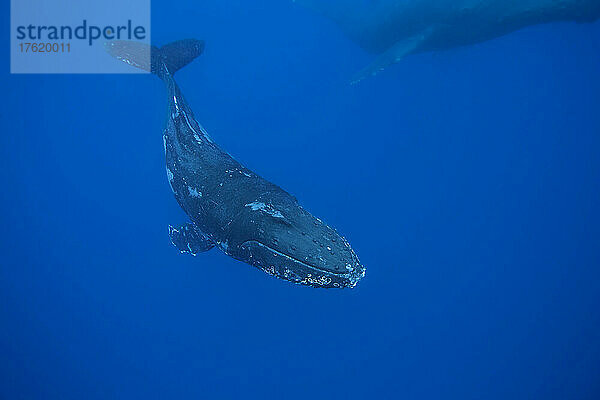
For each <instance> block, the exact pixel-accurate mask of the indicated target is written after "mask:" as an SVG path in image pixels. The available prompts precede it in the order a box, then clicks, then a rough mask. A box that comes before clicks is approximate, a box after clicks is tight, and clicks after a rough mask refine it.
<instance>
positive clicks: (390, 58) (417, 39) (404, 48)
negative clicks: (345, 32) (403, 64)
mask: <svg viewBox="0 0 600 400" xmlns="http://www.w3.org/2000/svg"><path fill="white" fill-rule="evenodd" d="M429 36H431V29H428V30H427V31H425V32H422V33H420V34H418V35H415V36H411V37H409V38H406V39H403V40H401V41H399V42H398V43H396V44H395V45H393V46H392V47H390V48H389V49H387V50H386V52H385V53H383V54H381V55H380V56H379V57H377V58H376V59H375V61H373V62H372V63H371V64H370V65H369V66H368V67H366V68H365V69H363V70H362V71H360V72H359V73H358V74H356V75H355V76H354V78H353V79H352V81H351V82H350V84H352V85H354V84H355V83H358V82H360V81H362V80H363V79H365V78H368V77H369V76H375V75H377V74H378V73H379V72H381V71H383V70H384V69H385V68H387V67H389V66H390V65H392V64H395V63H397V62H399V61H401V60H402V59H403V58H404V57H406V56H407V55H409V54H411V53H412V52H414V51H415V50H417V49H418V48H419V47H420V46H421V45H422V44H423V42H424V41H425V40H427V39H428V38H429Z"/></svg>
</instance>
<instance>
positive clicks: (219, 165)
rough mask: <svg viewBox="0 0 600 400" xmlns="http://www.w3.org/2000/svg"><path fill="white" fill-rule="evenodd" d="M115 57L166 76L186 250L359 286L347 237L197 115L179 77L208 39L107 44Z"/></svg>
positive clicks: (315, 281)
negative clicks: (241, 158)
mask: <svg viewBox="0 0 600 400" xmlns="http://www.w3.org/2000/svg"><path fill="white" fill-rule="evenodd" d="M106 49H107V51H108V53H109V54H111V55H112V56H113V57H116V58H117V59H119V60H121V61H124V62H126V63H128V64H130V65H133V66H135V67H138V68H142V69H145V70H147V71H150V72H152V73H153V74H155V75H157V76H158V77H159V78H160V79H162V80H163V82H164V83H165V85H166V87H167V93H168V114H167V123H166V127H165V128H164V133H163V141H164V150H165V158H166V170H167V178H168V181H169V184H170V186H171V189H172V191H173V193H174V195H175V198H176V200H177V202H178V203H179V205H180V206H181V208H182V209H183V210H184V211H185V213H186V214H187V215H188V217H189V219H190V221H189V222H187V223H185V224H182V225H179V226H169V236H170V238H171V242H172V243H173V245H174V246H176V247H177V248H178V249H179V251H180V252H181V253H188V254H192V255H197V254H199V253H202V252H205V251H208V250H210V249H211V248H213V247H217V248H219V249H220V250H221V251H222V252H224V253H225V254H227V255H228V256H230V257H232V258H234V259H236V260H239V261H243V262H245V263H248V264H250V265H252V266H255V267H257V268H259V269H261V270H263V271H264V272H266V273H268V274H270V275H273V276H275V277H278V278H281V279H284V280H287V281H290V282H293V283H297V284H303V285H308V286H312V287H321V288H344V287H354V286H355V285H356V284H357V282H358V281H359V280H360V279H361V278H362V277H363V276H364V275H365V268H364V267H363V266H362V265H361V263H360V262H359V259H358V257H357V256H356V254H355V252H354V251H353V250H352V248H351V247H350V245H349V244H348V241H347V240H346V239H345V238H344V237H342V236H341V235H339V234H338V233H337V232H336V231H335V230H334V229H333V228H331V227H329V226H328V225H327V224H325V223H323V222H322V221H321V220H320V219H318V218H316V217H314V216H312V215H311V214H310V213H309V212H307V211H306V210H305V209H304V208H302V207H301V206H300V205H299V204H298V201H297V200H296V198H295V197H294V196H292V195H290V194H289V193H287V192H286V191H285V190H283V189H281V188H280V187H279V186H277V185H275V184H273V183H271V182H269V181H267V180H266V179H264V178H262V177H260V176H259V175H257V174H256V173H254V172H252V171H250V170H249V169H248V168H245V167H244V166H243V165H241V164H240V163H239V162H237V161H236V160H235V159H233V157H231V156H230V155H229V154H228V153H226V152H224V151H223V150H221V149H220V148H219V147H218V146H217V145H216V144H215V143H214V142H213V140H212V139H211V138H210V136H209V135H208V133H207V132H206V131H205V130H204V129H203V128H202V126H201V125H200V124H199V123H198V122H197V121H196V119H195V118H194V113H193V112H192V110H191V109H190V107H189V106H188V104H187V102H186V101H185V99H184V97H183V95H182V93H181V90H180V89H179V86H178V85H177V84H176V83H175V80H174V78H173V75H174V74H175V72H177V70H179V69H180V68H182V67H183V66H185V65H187V64H188V63H190V62H191V61H192V60H193V59H195V58H196V57H197V56H199V55H200V54H201V53H202V52H203V49H204V42H203V41H199V40H195V39H186V40H181V41H177V42H174V43H171V44H168V45H165V46H163V47H161V48H157V47H155V46H148V45H146V44H142V43H139V42H130V41H112V42H109V43H107V45H106Z"/></svg>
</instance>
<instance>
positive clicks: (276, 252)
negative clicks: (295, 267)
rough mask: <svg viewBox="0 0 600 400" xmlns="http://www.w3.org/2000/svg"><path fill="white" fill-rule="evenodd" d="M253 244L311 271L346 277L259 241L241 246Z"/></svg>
mask: <svg viewBox="0 0 600 400" xmlns="http://www.w3.org/2000/svg"><path fill="white" fill-rule="evenodd" d="M252 243H254V244H257V245H259V246H261V247H264V248H266V249H267V250H269V251H271V252H273V253H275V254H277V255H279V256H282V257H284V258H287V259H288V260H291V261H294V262H297V263H299V264H302V265H303V266H305V267H307V268H309V269H313V270H315V271H319V272H322V273H326V274H331V275H335V276H339V277H344V275H346V274H344V273H339V272H333V271H329V270H324V269H321V268H319V267H316V266H314V265H311V264H308V263H306V262H305V261H302V260H299V259H297V258H296V257H294V256H290V255H289V254H286V253H283V252H281V251H279V250H276V249H274V248H272V247H271V246H268V245H266V244H264V243H262V242H260V241H258V240H246V241H245V242H243V243H242V244H241V245H240V247H243V246H244V245H247V244H252Z"/></svg>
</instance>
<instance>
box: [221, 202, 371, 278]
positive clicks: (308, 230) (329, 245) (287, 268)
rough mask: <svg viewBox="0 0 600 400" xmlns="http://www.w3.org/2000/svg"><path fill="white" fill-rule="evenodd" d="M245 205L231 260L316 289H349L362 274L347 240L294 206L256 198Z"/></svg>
mask: <svg viewBox="0 0 600 400" xmlns="http://www.w3.org/2000/svg"><path fill="white" fill-rule="evenodd" d="M246 206H247V207H246V208H247V211H246V216H247V218H244V221H245V223H244V226H243V227H240V228H241V229H240V230H239V232H243V235H242V236H241V237H239V238H238V245H237V246H236V247H237V251H235V253H236V254H231V255H232V256H233V257H234V258H237V259H239V260H241V261H244V262H246V263H248V264H251V265H253V266H255V267H257V268H260V269H261V270H263V271H264V272H266V273H268V274H269V275H272V276H275V277H278V278H281V279H284V280H287V281H290V282H293V283H297V284H302V285H307V286H312V287H318V288H353V287H355V286H356V284H357V283H358V281H359V280H360V279H362V278H363V277H364V276H365V267H364V266H363V265H362V264H361V263H360V261H359V259H358V256H357V255H356V253H355V252H354V250H353V249H352V248H351V247H350V245H349V243H348V241H347V240H346V239H345V238H343V237H342V236H341V235H339V234H338V233H337V232H336V231H335V230H334V229H332V228H331V227H329V226H328V225H326V224H324V223H323V222H322V221H321V220H319V219H318V218H315V217H313V216H312V215H311V214H310V213H308V212H306V211H305V210H304V209H303V208H302V207H300V206H298V205H297V204H290V203H287V204H285V202H284V204H279V206H275V205H273V204H269V203H264V202H260V201H256V202H253V203H249V204H247V205H246ZM230 250H231V248H230Z"/></svg>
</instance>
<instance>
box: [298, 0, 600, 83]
mask: <svg viewBox="0 0 600 400" xmlns="http://www.w3.org/2000/svg"><path fill="white" fill-rule="evenodd" d="M294 1H296V2H298V3H301V4H304V5H307V6H309V7H311V8H314V9H315V10H318V11H320V12H321V13H323V14H324V15H326V16H328V17H330V18H331V19H333V20H334V21H335V22H337V24H338V25H339V26H340V27H341V28H342V30H343V31H344V32H345V33H346V34H347V35H348V36H349V37H350V38H351V39H352V40H353V41H355V42H356V43H358V44H359V45H360V46H361V47H362V48H364V49H365V50H367V51H368V52H371V53H374V54H378V55H379V56H378V57H377V58H376V59H375V61H373V63H372V64H371V65H370V66H368V67H367V68H365V69H364V70H363V71H361V72H360V73H359V74H358V75H357V76H356V77H355V79H354V81H355V82H356V81H358V80H360V79H362V78H364V77H366V76H369V75H374V74H376V73H377V72H378V71H380V70H382V69H384V68H385V67H387V66H389V65H391V64H393V63H396V62H398V61H400V60H402V59H403V58H404V57H406V56H407V55H409V54H415V53H421V52H426V51H434V50H442V49H449V48H452V47H456V46H463V45H469V44H474V43H479V42H483V41H485V40H489V39H492V38H496V37H499V36H502V35H505V34H507V33H510V32H513V31H515V30H517V29H521V28H524V27H526V26H530V25H535V24H543V23H548V22H558V21H574V22H592V21H595V20H597V19H598V18H600V0H294Z"/></svg>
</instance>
